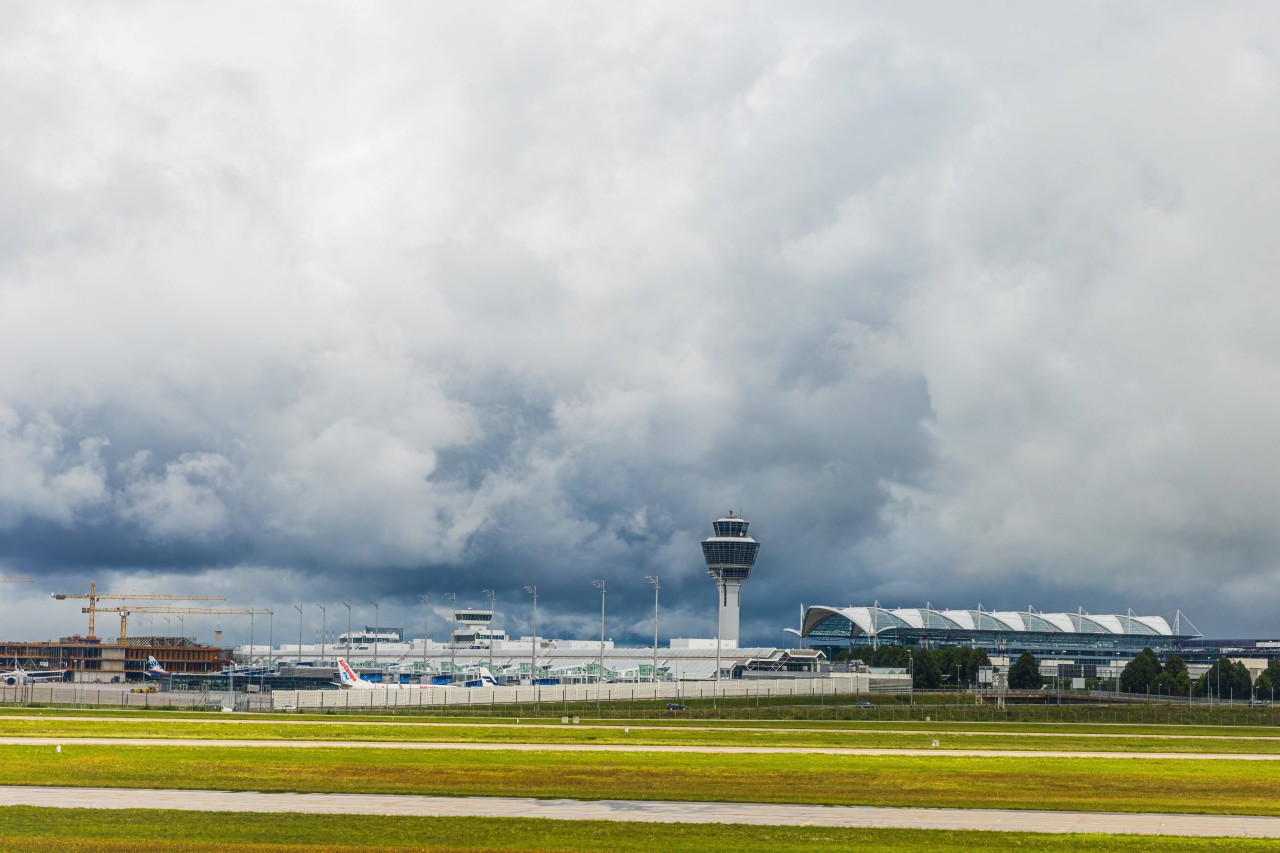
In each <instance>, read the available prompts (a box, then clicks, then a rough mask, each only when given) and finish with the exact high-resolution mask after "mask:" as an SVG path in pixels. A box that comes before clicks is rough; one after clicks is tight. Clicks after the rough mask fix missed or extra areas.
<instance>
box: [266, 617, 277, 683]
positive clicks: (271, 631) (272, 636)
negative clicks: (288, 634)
mask: <svg viewBox="0 0 1280 853" xmlns="http://www.w3.org/2000/svg"><path fill="white" fill-rule="evenodd" d="M275 656H276V612H275V611H274V610H268V611H267V669H272V668H274V667H275V663H276V657H275Z"/></svg>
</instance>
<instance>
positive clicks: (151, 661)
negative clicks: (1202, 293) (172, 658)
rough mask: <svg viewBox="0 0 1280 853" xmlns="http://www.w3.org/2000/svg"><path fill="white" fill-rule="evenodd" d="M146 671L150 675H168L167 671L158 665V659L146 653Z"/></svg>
mask: <svg viewBox="0 0 1280 853" xmlns="http://www.w3.org/2000/svg"><path fill="white" fill-rule="evenodd" d="M147 672H148V673H149V674H151V675H168V674H169V671H168V670H167V669H165V668H164V667H162V666H161V665H160V661H158V660H156V659H155V658H154V657H153V656H151V655H147Z"/></svg>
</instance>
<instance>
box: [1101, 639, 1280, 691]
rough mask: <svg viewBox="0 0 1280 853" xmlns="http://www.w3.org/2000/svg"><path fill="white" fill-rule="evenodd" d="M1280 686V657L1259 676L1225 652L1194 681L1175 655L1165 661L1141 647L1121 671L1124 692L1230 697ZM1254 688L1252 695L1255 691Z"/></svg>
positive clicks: (1270, 663)
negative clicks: (1253, 675) (1251, 674)
mask: <svg viewBox="0 0 1280 853" xmlns="http://www.w3.org/2000/svg"><path fill="white" fill-rule="evenodd" d="M1276 687H1280V660H1273V661H1270V662H1269V663H1268V664H1267V668H1266V669H1265V670H1264V671H1263V672H1262V673H1260V674H1259V675H1258V679H1257V681H1254V680H1253V679H1252V678H1251V677H1250V676H1249V669H1248V668H1247V667H1246V666H1245V665H1244V664H1242V663H1240V662H1238V661H1237V662H1235V663H1232V662H1231V660H1230V658H1228V657H1226V656H1225V655H1224V656H1222V657H1220V658H1218V660H1217V661H1215V662H1214V664H1213V666H1211V667H1209V670H1208V671H1207V672H1206V673H1205V674H1204V675H1202V676H1200V677H1199V678H1198V679H1196V680H1195V681H1192V680H1191V676H1190V675H1189V674H1188V673H1187V665H1186V664H1185V663H1183V662H1182V658H1181V657H1179V656H1178V655H1169V657H1167V658H1165V661H1164V664H1163V665H1162V664H1161V663H1160V659H1159V658H1158V657H1156V653H1155V652H1153V651H1151V649H1143V650H1142V651H1141V652H1139V653H1138V655H1137V657H1135V658H1134V659H1133V660H1131V661H1129V663H1128V664H1126V665H1125V668H1124V670H1123V671H1121V673H1120V690H1121V691H1123V692H1125V693H1152V694H1156V695H1160V696H1233V697H1235V698H1237V699H1243V698H1249V697H1252V696H1254V695H1258V696H1262V697H1266V698H1271V697H1272V695H1273V694H1274V692H1275V688H1276ZM1255 690H1256V691H1257V693H1256V694H1255V693H1254V691H1255Z"/></svg>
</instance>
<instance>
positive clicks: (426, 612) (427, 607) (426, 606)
mask: <svg viewBox="0 0 1280 853" xmlns="http://www.w3.org/2000/svg"><path fill="white" fill-rule="evenodd" d="M418 600H419V601H421V602H422V674H423V676H425V675H426V674H427V632H428V626H429V624H430V620H431V596H430V595H420V596H418ZM418 681H419V682H421V681H422V679H421V678H419V679H418Z"/></svg>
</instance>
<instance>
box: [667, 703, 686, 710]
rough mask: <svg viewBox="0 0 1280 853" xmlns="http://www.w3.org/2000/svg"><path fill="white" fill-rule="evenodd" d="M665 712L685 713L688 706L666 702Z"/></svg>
mask: <svg viewBox="0 0 1280 853" xmlns="http://www.w3.org/2000/svg"><path fill="white" fill-rule="evenodd" d="M667 710H668V711H687V710H689V706H687V705H684V704H682V703H680V702H668V703H667Z"/></svg>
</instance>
